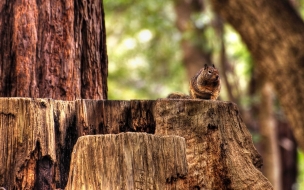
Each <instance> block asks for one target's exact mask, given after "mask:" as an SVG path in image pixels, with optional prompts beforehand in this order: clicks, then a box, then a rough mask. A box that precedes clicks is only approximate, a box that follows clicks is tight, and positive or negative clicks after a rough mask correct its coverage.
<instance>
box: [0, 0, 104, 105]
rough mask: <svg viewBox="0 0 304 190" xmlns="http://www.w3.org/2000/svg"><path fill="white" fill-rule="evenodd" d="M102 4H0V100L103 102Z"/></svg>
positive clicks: (68, 0) (55, 0)
mask: <svg viewBox="0 0 304 190" xmlns="http://www.w3.org/2000/svg"><path fill="white" fill-rule="evenodd" d="M101 4H102V1H98V0H90V1H83V0H76V1H72V0H66V1H59V0H46V1H34V0H28V1H23V0H14V1H1V2H0V38H1V40H0V49H1V51H0V96H2V97H33V98H54V99H62V100H75V99H77V98H88V99H106V98H107V83H106V82H107V53H106V41H105V27H104V21H103V15H104V14H103V10H102V9H101V7H102V6H101Z"/></svg>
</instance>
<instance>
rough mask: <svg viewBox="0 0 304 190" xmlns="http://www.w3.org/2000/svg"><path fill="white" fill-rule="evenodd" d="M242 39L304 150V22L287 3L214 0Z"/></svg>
mask: <svg viewBox="0 0 304 190" xmlns="http://www.w3.org/2000/svg"><path fill="white" fill-rule="evenodd" d="M212 3H213V6H214V9H215V11H216V12H217V13H219V14H220V15H221V16H222V17H223V18H224V19H225V20H226V21H228V22H229V23H230V24H231V25H232V26H233V27H234V28H235V29H236V30H237V31H238V32H239V33H240V35H241V36H242V39H243V40H244V42H245V43H246V45H247V46H248V48H249V50H250V52H251V53H252V56H253V58H254V60H255V64H256V66H257V69H258V71H260V72H261V73H263V75H264V76H266V78H267V80H268V81H269V82H270V83H272V85H273V86H274V89H275V91H276V93H277V95H278V97H279V99H280V103H281V105H282V107H283V109H284V111H285V114H286V115H287V117H288V119H289V122H290V123H291V126H292V129H293V133H294V135H295V138H296V139H297V142H298V144H299V146H300V147H301V148H302V149H303V148H304V140H303V136H304V127H303V126H304V117H303V116H302V112H303V110H304V85H302V84H303V82H304V69H303V64H304V52H303V51H302V50H303V49H304V35H303V33H304V23H303V21H302V19H301V18H300V17H299V15H298V14H297V13H296V12H295V10H294V9H293V8H292V6H291V5H290V4H289V2H288V1H285V0H279V1H264V0H257V1H250V0H235V1H231V0H212Z"/></svg>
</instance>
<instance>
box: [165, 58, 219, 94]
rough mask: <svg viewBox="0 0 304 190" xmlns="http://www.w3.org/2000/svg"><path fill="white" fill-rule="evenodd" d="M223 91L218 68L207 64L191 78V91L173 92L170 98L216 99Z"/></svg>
mask: <svg viewBox="0 0 304 190" xmlns="http://www.w3.org/2000/svg"><path fill="white" fill-rule="evenodd" d="M220 91H221V79H220V76H219V72H218V70H217V69H216V68H215V67H214V65H212V66H208V65H207V64H205V66H204V67H203V68H202V69H201V70H200V71H199V72H198V73H197V74H196V75H195V76H194V77H193V78H192V79H191V80H190V83H189V93H190V95H186V94H182V93H172V94H169V95H168V96H167V98H168V99H207V100H216V99H217V98H218V96H219V94H220Z"/></svg>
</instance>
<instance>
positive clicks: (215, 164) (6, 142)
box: [0, 98, 272, 189]
mask: <svg viewBox="0 0 304 190" xmlns="http://www.w3.org/2000/svg"><path fill="white" fill-rule="evenodd" d="M0 105H1V106H0V152H2V153H3V154H0V187H4V188H6V189H24V188H29V189H54V188H64V187H65V186H66V183H67V177H68V172H69V168H70V161H71V154H72V148H73V146H74V145H75V143H76V140H77V138H78V137H80V136H82V135H92V134H102V133H120V132H127V131H131V132H149V133H153V134H154V133H155V134H158V135H171V134H172V135H179V136H181V137H184V138H185V140H186V159H187V162H188V165H189V172H188V174H187V176H186V178H185V179H181V180H182V181H181V182H180V185H182V186H183V187H185V188H183V189H195V188H196V189H197V188H200V189H203V188H205V189H246V188H249V189H272V187H271V185H270V183H269V182H268V180H267V179H266V178H265V177H264V176H263V175H262V173H261V172H260V171H259V170H258V169H259V168H260V167H261V166H262V159H261V157H260V155H259V154H258V153H257V151H256V149H255V148H254V146H253V143H252V140H251V136H250V133H249V132H248V130H247V129H246V126H245V125H244V123H243V122H242V120H241V118H240V117H239V114H238V110H237V108H236V107H235V105H234V104H231V103H229V102H220V101H207V100H205V101H203V100H174V101H172V100H158V101H152V100H147V101H136V100H134V101H105V100H76V101H61V100H51V99H30V98H0ZM90 161H92V162H93V163H94V160H90ZM84 172H88V171H84Z"/></svg>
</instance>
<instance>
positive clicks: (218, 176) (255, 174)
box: [154, 99, 272, 190]
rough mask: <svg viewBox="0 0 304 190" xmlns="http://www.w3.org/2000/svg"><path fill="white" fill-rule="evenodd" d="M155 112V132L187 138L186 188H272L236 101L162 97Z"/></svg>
mask: <svg viewBox="0 0 304 190" xmlns="http://www.w3.org/2000/svg"><path fill="white" fill-rule="evenodd" d="M154 116H155V120H156V121H155V122H156V131H155V134H157V135H161V134H163V135H173V134H174V135H178V136H182V137H184V138H185V139H186V144H187V161H188V164H189V174H188V175H187V182H186V183H187V184H188V189H195V188H196V189H239V190H241V189H248V188H249V189H272V186H271V184H270V183H269V181H268V180H267V179H266V178H265V177H264V176H263V174H262V173H261V172H260V171H259V168H260V167H261V166H262V158H261V156H260V155H259V154H258V152H257V150H256V149H255V147H254V146H253V142H252V138H251V135H250V133H249V131H248V130H247V128H246V126H245V124H244V123H243V121H242V119H241V118H240V116H239V113H238V109H237V107H236V105H235V104H233V103H230V102H221V101H208V100H188V101H185V100H165V99H164V100H160V101H157V102H156V105H155V110H154Z"/></svg>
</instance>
